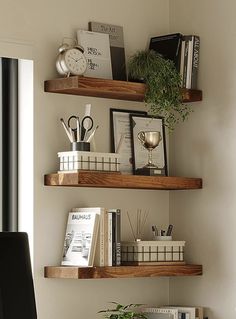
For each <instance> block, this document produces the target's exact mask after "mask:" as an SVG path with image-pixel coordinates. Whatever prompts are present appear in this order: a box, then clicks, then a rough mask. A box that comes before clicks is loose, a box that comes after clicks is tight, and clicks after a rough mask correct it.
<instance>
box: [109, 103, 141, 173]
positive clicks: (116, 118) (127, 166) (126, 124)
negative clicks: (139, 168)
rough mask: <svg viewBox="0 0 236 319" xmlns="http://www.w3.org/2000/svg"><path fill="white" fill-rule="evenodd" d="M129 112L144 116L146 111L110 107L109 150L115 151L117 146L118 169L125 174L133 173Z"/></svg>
mask: <svg viewBox="0 0 236 319" xmlns="http://www.w3.org/2000/svg"><path fill="white" fill-rule="evenodd" d="M130 114H133V115H142V116H145V115H146V114H147V113H146V112H144V111H133V110H122V109H113V108H111V109H110V128H111V151H112V152H117V148H118V146H119V153H120V155H121V164H120V170H121V172H122V173H125V174H132V173H133V161H132V149H131V134H130V132H131V131H130V118H129V116H130ZM118 144H120V145H118Z"/></svg>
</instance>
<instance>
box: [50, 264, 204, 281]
mask: <svg viewBox="0 0 236 319" xmlns="http://www.w3.org/2000/svg"><path fill="white" fill-rule="evenodd" d="M200 275H202V265H175V266H174V265H161V266H119V267H85V268H79V267H54V266H48V267H45V268H44V277H45V278H67V279H99V278H135V277H163V276H200Z"/></svg>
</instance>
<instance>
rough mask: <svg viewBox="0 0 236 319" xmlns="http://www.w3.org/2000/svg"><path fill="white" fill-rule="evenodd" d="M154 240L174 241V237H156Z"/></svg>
mask: <svg viewBox="0 0 236 319" xmlns="http://www.w3.org/2000/svg"><path fill="white" fill-rule="evenodd" d="M154 240H162V241H165V240H169V241H170V240H172V236H154Z"/></svg>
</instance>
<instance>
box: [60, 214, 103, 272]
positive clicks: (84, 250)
mask: <svg viewBox="0 0 236 319" xmlns="http://www.w3.org/2000/svg"><path fill="white" fill-rule="evenodd" d="M98 227H99V215H98V214H96V213H93V212H70V213H69V216H68V222H67V228H66V235H65V240H64V247H63V259H62V263H61V265H62V266H79V267H90V266H93V263H94V255H95V247H96V242H97V235H98Z"/></svg>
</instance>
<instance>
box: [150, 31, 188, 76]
mask: <svg viewBox="0 0 236 319" xmlns="http://www.w3.org/2000/svg"><path fill="white" fill-rule="evenodd" d="M182 37H183V36H182V34H181V33H173V34H167V35H163V36H157V37H152V38H151V39H150V44H149V49H150V50H154V51H156V52H158V53H159V54H161V55H162V57H163V58H164V59H168V60H171V61H173V62H174V64H175V66H176V69H177V70H178V71H180V59H181V43H182Z"/></svg>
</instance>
